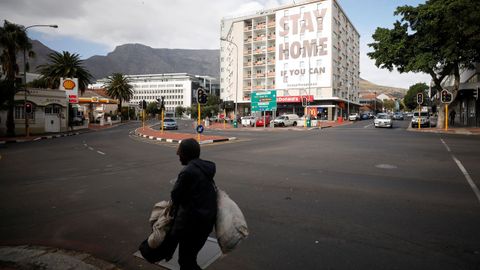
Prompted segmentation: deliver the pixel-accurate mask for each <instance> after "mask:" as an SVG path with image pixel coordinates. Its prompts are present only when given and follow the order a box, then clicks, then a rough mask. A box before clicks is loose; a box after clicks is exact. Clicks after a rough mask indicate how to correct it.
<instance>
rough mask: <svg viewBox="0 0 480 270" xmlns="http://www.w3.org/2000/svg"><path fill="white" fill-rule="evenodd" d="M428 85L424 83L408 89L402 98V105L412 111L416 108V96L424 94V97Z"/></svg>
mask: <svg viewBox="0 0 480 270" xmlns="http://www.w3.org/2000/svg"><path fill="white" fill-rule="evenodd" d="M427 91H428V85H427V84H425V83H417V84H414V85H412V86H410V88H409V89H408V91H407V93H406V94H405V97H403V103H404V104H405V106H406V107H407V108H408V109H409V110H414V109H415V108H417V106H418V104H417V94H418V93H424V97H426V96H427Z"/></svg>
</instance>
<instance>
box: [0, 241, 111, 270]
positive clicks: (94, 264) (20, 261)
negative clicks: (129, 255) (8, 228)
mask: <svg viewBox="0 0 480 270" xmlns="http://www.w3.org/2000/svg"><path fill="white" fill-rule="evenodd" d="M0 269H12V270H13V269H89V270H117V269H118V270H119V269H120V268H119V267H117V266H116V265H114V264H112V263H110V262H107V261H104V260H101V259H98V258H95V257H93V256H92V255H90V254H88V253H83V252H77V251H73V250H64V249H58V248H52V247H42V246H29V245H25V246H2V247H0Z"/></svg>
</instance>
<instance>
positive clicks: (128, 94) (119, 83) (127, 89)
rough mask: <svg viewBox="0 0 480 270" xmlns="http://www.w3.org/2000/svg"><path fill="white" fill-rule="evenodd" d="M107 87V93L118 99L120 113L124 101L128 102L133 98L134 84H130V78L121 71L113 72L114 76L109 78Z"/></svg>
mask: <svg viewBox="0 0 480 270" xmlns="http://www.w3.org/2000/svg"><path fill="white" fill-rule="evenodd" d="M105 87H106V89H107V95H109V96H110V97H111V98H114V99H117V100H118V110H117V112H118V113H119V114H120V113H121V112H122V103H123V101H127V102H128V101H130V99H132V98H133V86H132V85H131V84H130V80H129V79H128V78H127V77H126V76H123V74H121V73H113V74H112V76H110V77H108V78H107V82H106V83H105Z"/></svg>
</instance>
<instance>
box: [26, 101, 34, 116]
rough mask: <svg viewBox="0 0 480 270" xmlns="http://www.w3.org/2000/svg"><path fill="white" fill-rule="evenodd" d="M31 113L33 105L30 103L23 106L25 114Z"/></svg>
mask: <svg viewBox="0 0 480 270" xmlns="http://www.w3.org/2000/svg"><path fill="white" fill-rule="evenodd" d="M32 111H33V105H32V103H30V102H27V103H26V104H25V113H27V114H31V113H32Z"/></svg>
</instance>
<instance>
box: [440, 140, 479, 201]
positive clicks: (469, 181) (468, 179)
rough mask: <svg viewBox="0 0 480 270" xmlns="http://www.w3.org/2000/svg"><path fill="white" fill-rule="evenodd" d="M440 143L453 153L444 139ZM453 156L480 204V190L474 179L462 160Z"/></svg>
mask: <svg viewBox="0 0 480 270" xmlns="http://www.w3.org/2000/svg"><path fill="white" fill-rule="evenodd" d="M440 141H442V143H443V145H444V146H445V148H447V151H448V152H450V153H451V152H452V151H451V149H450V147H448V145H447V143H446V142H445V141H444V140H443V139H440ZM451 156H452V159H453V161H455V163H457V166H458V168H459V169H460V171H461V172H462V173H463V175H464V176H465V179H467V182H468V184H469V185H470V187H471V188H472V190H473V193H475V196H477V200H478V202H479V203H480V190H478V187H477V185H475V182H473V179H472V177H471V176H470V174H469V173H468V171H467V169H465V167H464V166H463V164H462V162H461V161H460V160H458V158H457V157H455V156H454V155H453V154H452V155H451Z"/></svg>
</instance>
